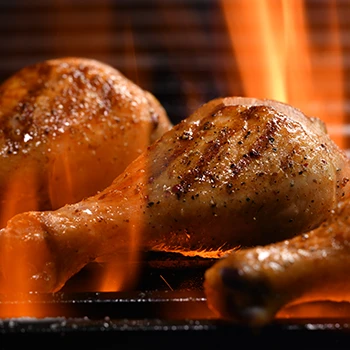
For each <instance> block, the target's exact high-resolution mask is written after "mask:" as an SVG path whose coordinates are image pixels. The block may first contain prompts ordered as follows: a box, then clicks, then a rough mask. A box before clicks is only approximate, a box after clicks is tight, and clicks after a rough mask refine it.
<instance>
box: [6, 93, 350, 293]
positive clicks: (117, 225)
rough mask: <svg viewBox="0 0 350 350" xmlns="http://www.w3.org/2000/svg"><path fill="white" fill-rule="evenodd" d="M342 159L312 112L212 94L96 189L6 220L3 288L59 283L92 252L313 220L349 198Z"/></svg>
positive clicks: (219, 240) (273, 234) (229, 241)
mask: <svg viewBox="0 0 350 350" xmlns="http://www.w3.org/2000/svg"><path fill="white" fill-rule="evenodd" d="M349 169H350V167H349V164H348V160H347V158H346V156H345V155H344V154H343V153H342V152H341V151H340V150H339V149H338V148H337V146H336V145H335V144H334V143H333V142H332V141H331V139H330V138H329V136H328V134H327V133H326V131H325V129H324V127H323V125H322V124H321V123H320V122H319V121H318V120H316V119H310V118H307V117H305V116H304V115H303V114H302V113H301V112H300V111H298V110H296V109H294V108H292V107H290V106H287V105H285V104H282V103H279V102H276V101H260V100H255V99H245V98H224V99H216V100H213V101H210V102H208V103H207V104H205V105H203V106H202V107H201V108H199V109H198V110H197V111H195V112H194V113H193V114H192V115H191V116H190V117H189V118H187V119H185V120H183V121H182V122H181V123H179V124H178V125H176V126H175V127H173V128H172V129H171V130H170V131H168V132H167V133H165V134H164V135H163V136H162V137H161V138H160V139H158V140H157V141H156V142H155V143H153V144H152V145H151V146H150V147H149V148H148V150H147V151H146V152H144V153H143V154H142V155H141V156H139V157H138V158H136V159H135V160H134V161H133V162H132V163H131V164H130V165H129V166H128V167H127V169H126V170H125V171H124V172H123V173H122V174H121V175H119V176H118V177H117V178H116V179H115V180H114V182H113V183H112V184H111V185H110V186H109V187H108V188H106V189H105V190H104V191H102V192H101V193H97V194H96V195H94V196H92V197H89V198H87V199H85V200H83V201H81V202H78V203H75V204H72V205H66V206H64V207H62V208H60V209H58V210H56V211H46V212H27V213H22V214H18V215H17V216H15V217H13V218H12V219H11V220H10V221H9V222H8V224H7V226H6V228H4V229H3V230H1V231H0V249H2V251H1V252H0V253H1V254H0V259H1V260H0V288H1V287H6V288H9V289H14V290H16V289H17V288H19V286H18V285H17V284H16V276H15V274H14V273H13V271H14V270H16V268H15V267H16V266H18V270H19V271H20V275H21V280H23V279H24V280H27V281H28V283H27V284H26V285H27V287H28V289H30V290H38V291H56V290H58V289H60V288H61V287H62V286H63V285H64V283H65V282H66V281H67V279H69V278H70V277H71V276H72V275H73V274H75V273H76V272H78V271H79V270H80V269H81V268H82V267H83V266H85V265H86V264H87V263H89V262H90V261H94V260H96V259H97V258H99V259H100V258H103V256H105V255H108V254H112V253H117V252H118V251H120V252H122V251H126V250H128V249H129V247H130V245H131V242H135V240H136V238H135V235H136V236H137V238H138V240H137V241H138V242H139V249H140V250H142V249H145V250H151V249H158V250H160V249H164V250H168V251H169V250H175V249H180V250H181V251H194V252H197V253H198V254H200V252H201V251H203V250H216V249H220V248H221V249H222V250H223V251H224V250H228V249H232V248H234V247H236V246H238V245H243V246H251V245H255V244H267V243H271V242H275V241H279V240H283V239H285V238H288V237H291V236H294V235H295V234H298V233H300V232H304V231H309V230H310V229H312V228H315V227H317V226H318V225H320V224H321V223H322V222H323V221H324V220H325V219H326V218H327V217H328V216H329V214H330V211H331V210H333V209H334V208H335V207H336V204H337V203H338V201H339V200H340V198H342V197H347V196H348V192H349V191H348V187H349V186H348V182H347V178H348V176H349Z"/></svg>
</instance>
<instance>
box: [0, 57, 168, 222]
mask: <svg viewBox="0 0 350 350" xmlns="http://www.w3.org/2000/svg"><path fill="white" fill-rule="evenodd" d="M171 126H172V125H171V123H170V121H169V119H168V117H167V115H166V112H165V111H164V109H163V108H162V107H161V105H160V103H159V102H158V101H157V100H156V99H155V97H154V96H153V95H151V94H150V93H149V92H147V91H144V90H142V89H141V88H140V87H138V86H137V85H136V84H134V83H133V82H131V81H130V80H128V79H127V78H126V77H124V76H123V75H122V74H121V73H120V72H119V71H117V70H116V69H114V68H112V67H110V66H108V65H106V64H104V63H101V62H98V61H95V60H90V59H83V58H62V59H54V60H49V61H45V62H40V63H38V64H35V65H32V66H29V67H26V68H23V69H22V70H20V71H19V72H17V73H16V74H14V75H13V76H12V77H11V78H9V79H8V80H7V81H6V82H4V83H3V84H2V86H1V87H0V225H1V226H4V224H5V223H6V222H7V220H8V219H9V218H10V217H11V216H13V215H14V214H16V213H19V212H22V211H28V210H49V209H50V210H51V209H57V208H59V207H61V206H63V205H65V204H68V203H74V202H77V201H79V200H81V199H83V198H85V197H87V196H91V195H93V194H95V193H96V192H97V191H99V190H102V189H104V188H106V187H107V186H109V185H110V184H111V183H112V181H113V180H114V178H115V177H116V176H117V175H119V174H120V173H121V172H122V171H123V170H125V168H126V166H127V165H128V164H129V163H130V162H131V161H132V160H134V159H135V158H136V157H137V156H139V155H140V154H141V152H143V151H144V150H145V149H146V148H147V146H148V145H150V144H151V143H152V142H153V141H155V140H156V139H157V138H159V137H160V136H161V135H162V134H163V133H164V132H165V131H168V130H169V129H170V128H171Z"/></svg>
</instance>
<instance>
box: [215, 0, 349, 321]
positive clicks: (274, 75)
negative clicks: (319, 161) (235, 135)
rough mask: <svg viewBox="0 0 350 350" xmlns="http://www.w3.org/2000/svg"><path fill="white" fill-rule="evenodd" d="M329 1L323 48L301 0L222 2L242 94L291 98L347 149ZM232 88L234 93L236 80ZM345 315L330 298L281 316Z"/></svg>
mask: <svg viewBox="0 0 350 350" xmlns="http://www.w3.org/2000/svg"><path fill="white" fill-rule="evenodd" d="M327 6H328V8H327V13H328V14H329V23H328V24H329V28H328V29H327V35H329V37H327V39H326V38H325V40H324V42H323V45H325V46H322V48H320V47H317V44H315V43H314V42H313V41H312V40H311V35H312V34H313V33H312V30H313V27H309V26H308V22H307V16H306V15H307V13H306V10H307V8H306V3H305V1H303V0H293V1H288V0H276V1H269V0H251V1H228V0H222V1H221V8H222V12H223V16H224V18H225V21H226V25H227V29H228V34H229V37H230V41H231V45H232V51H233V55H234V57H235V60H236V62H237V65H238V69H239V74H240V78H241V82H242V86H243V90H244V94H245V95H246V96H248V97H256V98H268V99H275V100H279V101H282V102H285V103H289V104H291V105H293V106H295V107H297V108H299V109H301V110H302V111H303V112H304V113H305V114H306V115H309V116H315V117H318V118H320V119H321V120H323V121H324V122H325V123H326V125H327V128H328V131H329V134H330V136H331V137H332V139H333V140H334V141H335V142H336V143H337V144H338V146H340V147H341V148H343V149H345V146H346V144H345V137H344V133H343V132H342V130H341V126H342V125H343V124H344V122H345V115H344V111H345V108H344V102H345V96H344V95H345V94H344V67H343V65H342V50H341V41H340V29H339V23H338V18H337V16H336V4H335V2H334V1H331V2H329V3H327ZM312 44H313V45H312ZM325 55H328V56H327V57H330V58H331V59H332V64H331V66H330V67H328V66H326V65H325V64H323V67H322V68H323V69H321V70H320V68H319V67H320V62H323V63H324V56H325ZM326 67H327V68H328V69H325V68H326ZM230 89H231V91H230V93H231V94H232V95H234V94H235V93H234V90H235V86H234V84H232V86H231V87H230ZM338 309H339V308H338ZM346 310H347V311H348V307H347V308H346ZM345 313H346V311H345ZM343 314H344V311H339V310H337V308H334V304H332V303H331V306H330V304H329V303H327V302H326V303H311V304H302V305H298V306H295V307H291V308H286V309H283V310H281V311H280V312H279V314H278V315H277V318H289V317H305V316H311V317H323V316H325V315H331V316H332V317H335V316H336V315H338V316H341V315H343Z"/></svg>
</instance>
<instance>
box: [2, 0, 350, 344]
mask: <svg viewBox="0 0 350 350" xmlns="http://www.w3.org/2000/svg"><path fill="white" fill-rule="evenodd" d="M243 1H245V0H243ZM222 2H223V1H219V0H208V1H206V0H195V1H190V2H186V1H184V0H180V1H174V0H168V1H142V0H137V1H132V2H130V1H127V0H123V1H112V0H103V1H97V0H87V1H73V2H71V3H70V2H68V1H52V2H47V1H45V0H32V1H20V0H18V1H8V2H1V3H0V28H1V34H0V48H1V50H2V52H1V53H2V54H1V55H0V79H1V80H4V79H6V78H7V77H9V76H10V75H11V74H13V73H14V72H16V71H17V70H19V69H20V68H22V67H24V66H26V65H29V64H32V63H35V62H38V61H43V60H46V59H51V58H53V57H63V56H82V57H91V58H95V59H98V60H101V61H104V62H106V63H108V64H110V65H112V66H114V67H116V68H118V69H120V70H121V71H122V72H123V73H124V74H125V75H127V76H128V77H129V78H130V79H131V80H133V81H135V82H136V83H138V84H140V85H141V86H142V87H143V88H145V89H146V90H149V91H151V92H152V93H154V94H155V96H156V97H157V98H158V99H159V100H160V101H161V102H162V104H163V106H164V107H165V108H166V110H167V112H168V114H169V116H170V117H171V119H172V121H173V122H174V123H177V122H178V121H179V120H181V119H183V118H184V117H186V116H187V115H189V114H190V113H191V112H192V111H193V110H194V109H195V108H197V107H198V106H199V105H201V104H202V103H204V102H206V101H209V100H211V99H212V98H215V97H217V96H225V95H228V94H236V95H243V94H244V86H243V85H244V84H243V83H242V81H241V79H240V78H241V77H240V73H239V69H238V62H237V60H236V58H235V56H234V55H232V47H231V43H230V38H229V34H228V29H227V25H225V19H224V16H223V14H222V7H221V6H220V5H221V3H222ZM226 2H228V0H227V1H226ZM232 2H236V3H239V0H232ZM331 5H332V6H333V7H332V11H333V12H332V11H331V9H330V6H331ZM349 5H350V2H349V1H341V0H338V1H325V0H324V1H318V0H305V1H304V2H303V6H304V8H305V11H306V18H307V19H308V21H309V22H308V24H309V28H310V29H311V33H310V37H309V39H310V42H311V44H312V45H314V46H315V47H316V51H315V52H316V58H315V59H314V60H313V61H312V63H313V64H314V65H315V66H316V68H317V72H325V71H328V70H329V69H331V71H332V66H331V65H332V62H334V57H335V56H333V54H332V52H328V51H327V47H326V43H327V42H328V41H330V40H332V37H331V35H330V34H329V33H330V32H329V31H330V26H329V23H330V18H331V17H332V16H334V15H335V16H336V17H337V18H338V22H337V23H338V29H339V30H340V35H339V37H338V38H339V40H340V43H341V47H340V49H341V51H342V55H343V56H342V61H343V63H344V66H345V70H344V77H345V78H346V77H347V76H348V74H349V73H348V70H349V69H348V62H349V52H350V51H349V43H348V42H347V38H348V33H349V26H348V18H349V11H350V10H349V8H350V6H349ZM239 40H241V41H246V43H247V45H248V46H249V40H248V39H247V38H245V33H244V32H243V33H242V35H241V37H240V38H239ZM333 53H334V52H333ZM327 55H329V56H327ZM324 57H326V58H324ZM253 58H254V57H253ZM254 59H255V58H254ZM254 59H251V61H252V64H253V63H254ZM253 68H254V67H253ZM320 76H322V74H320ZM332 82H333V81H331V80H327V81H321V83H318V88H319V89H320V90H321V91H322V92H323V93H324V94H325V95H327V96H331V97H330V99H332V96H333V95H332V94H329V93H328V92H329V90H327V89H330V90H331V91H333V88H332V86H333V85H332ZM349 88H350V86H349V84H344V87H343V97H344V100H345V102H344V103H343V104H340V103H339V101H338V100H330V101H329V103H327V105H326V107H327V112H329V113H330V114H332V113H333V112H334V114H335V115H339V113H338V112H339V110H342V112H344V113H343V114H342V115H344V114H345V117H342V118H341V119H339V118H338V119H337V120H336V121H334V123H333V120H327V122H329V121H330V131H331V133H332V135H334V136H335V137H338V138H339V137H340V138H339V140H341V142H342V145H343V146H345V148H346V149H347V148H348V146H349V138H348V132H347V128H346V127H344V126H345V125H347V120H348V117H347V115H348V112H349V108H348V107H349V104H348V102H347V101H348V95H349ZM318 102H319V101H318V100H312V101H311V102H310V105H311V107H310V110H311V111H313V109H312V108H313V106H314V105H315V104H317V103H318ZM339 120H340V122H339ZM214 262H215V259H202V258H191V257H183V256H181V255H179V254H175V253H174V254H171V253H157V252H153V253H152V252H151V253H147V254H146V255H145V256H144V257H143V260H142V261H141V262H140V261H138V262H134V263H135V264H138V265H139V267H140V271H141V272H140V274H139V279H138V281H137V283H136V285H134V286H133V288H132V289H130V290H125V291H113V292H100V291H98V288H97V285H96V281H97V280H98V276H99V274H100V272H101V271H102V269H103V263H100V264H99V263H92V264H90V265H89V266H87V267H86V268H84V269H83V270H82V271H81V272H80V273H78V274H77V275H76V276H74V277H73V278H72V279H71V280H70V281H69V282H68V283H67V285H66V286H65V287H64V288H63V289H62V290H61V291H59V292H57V293H54V294H45V295H43V294H37V293H30V294H14V295H0V348H1V349H12V348H17V347H19V346H22V344H24V346H29V347H35V348H47V347H48V346H57V347H59V346H66V345H70V344H73V343H72V342H73V341H75V342H76V343H74V344H79V346H82V347H84V348H91V349H97V348H98V349H109V348H117V347H125V348H141V347H145V346H148V347H151V348H152V349H158V348H159V349H167V348H177V349H179V348H189V349H190V348H191V349H193V347H198V348H201V349H213V348H218V347H222V348H223V347H227V346H230V347H233V346H244V347H249V346H260V347H261V346H268V347H277V348H296V347H298V348H300V347H305V348H316V347H318V348H324V347H327V348H345V347H347V346H348V344H349V341H350V333H349V332H350V306H349V305H348V304H336V305H334V304H332V305H329V307H327V308H326V309H325V308H323V309H322V310H328V311H329V310H330V311H329V312H326V313H321V314H317V312H316V311H315V312H314V313H311V314H310V315H308V316H302V317H295V316H294V317H290V318H288V317H284V318H277V319H276V320H275V321H274V322H273V323H271V324H269V325H267V326H264V327H262V328H250V327H246V326H244V325H239V324H236V323H234V322H230V321H225V320H222V319H219V318H217V316H216V315H214V314H213V312H212V311H211V310H210V309H209V308H208V305H207V302H206V298H205V295H204V292H203V285H202V283H203V277H204V272H205V270H206V269H207V268H208V267H209V266H211V265H212V264H213V263H214ZM317 306H318V305H316V306H315V309H314V310H316V307H317ZM323 306H324V305H323ZM28 309H30V314H29V315H28V314H25V313H24V314H23V310H28ZM309 310H313V309H312V308H311V309H309ZM339 315H340V316H339ZM81 342H82V343H81ZM80 344H81V345H80ZM75 346H76V345H75Z"/></svg>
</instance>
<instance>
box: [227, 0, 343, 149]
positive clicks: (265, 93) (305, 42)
mask: <svg viewBox="0 0 350 350" xmlns="http://www.w3.org/2000/svg"><path fill="white" fill-rule="evenodd" d="M221 6H222V11H223V15H224V18H225V20H226V25H227V30H228V33H229V36H230V40H231V44H232V50H233V55H234V57H235V60H236V62H237V65H238V69H239V74H240V78H241V82H242V86H243V90H244V94H245V95H246V96H247V97H256V98H269V99H276V100H279V101H281V102H286V103H289V104H291V105H293V106H295V107H297V108H299V109H301V110H302V111H303V112H304V113H305V114H307V115H309V116H315V117H318V118H320V119H322V120H323V121H324V122H325V123H326V124H327V127H328V131H329V133H330V135H331V137H332V138H333V140H334V141H335V142H336V143H337V144H338V145H339V146H340V147H341V148H343V149H344V147H345V140H344V137H343V135H341V126H342V125H343V123H344V101H345V97H344V71H343V65H342V51H341V44H340V31H339V24H338V21H337V16H336V12H335V10H336V9H335V4H334V2H333V1H330V2H329V4H328V6H329V9H328V10H329V11H328V13H329V14H330V19H329V31H328V32H329V38H324V45H325V46H326V47H325V49H324V48H323V46H322V48H320V47H317V46H316V44H314V45H312V43H311V40H310V37H311V35H312V32H311V29H312V28H310V27H309V26H308V22H307V17H306V2H305V1H303V0H295V1H288V0H279V1H269V0H252V1H227V0H222V1H221ZM321 50H322V51H321ZM325 54H328V55H329V56H328V57H330V58H331V60H332V64H331V66H330V67H328V68H329V69H327V70H322V71H320V69H319V63H320V61H321V60H323V59H324V58H323V57H324V55H325ZM324 82H329V84H327V86H325V83H324ZM230 93H231V94H232V95H234V94H235V91H234V88H233V87H232V89H231V91H230Z"/></svg>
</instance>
